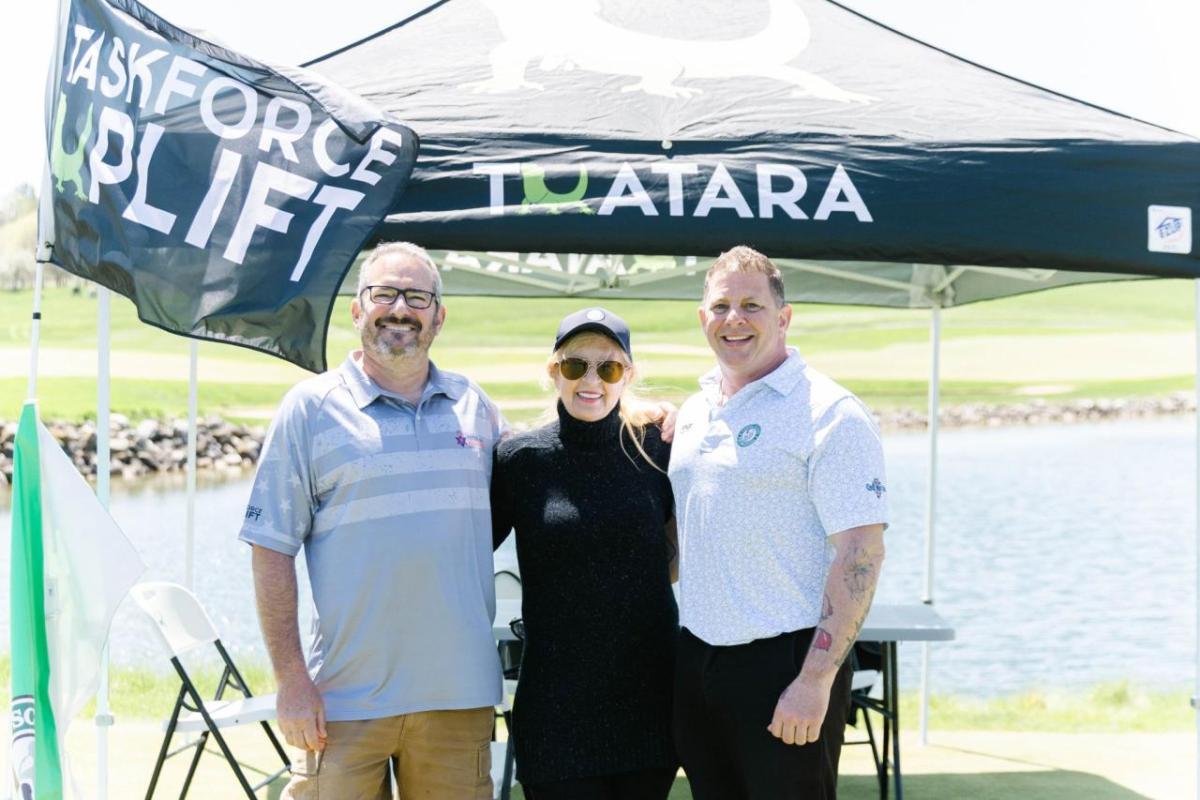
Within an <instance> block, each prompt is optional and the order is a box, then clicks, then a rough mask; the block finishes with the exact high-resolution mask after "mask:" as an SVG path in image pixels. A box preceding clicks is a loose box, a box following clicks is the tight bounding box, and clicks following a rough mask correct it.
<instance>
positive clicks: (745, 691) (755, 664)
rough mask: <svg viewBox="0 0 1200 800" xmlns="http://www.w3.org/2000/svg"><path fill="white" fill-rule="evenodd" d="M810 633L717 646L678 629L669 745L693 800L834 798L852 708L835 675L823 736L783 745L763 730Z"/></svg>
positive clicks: (845, 685)
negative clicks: (672, 745)
mask: <svg viewBox="0 0 1200 800" xmlns="http://www.w3.org/2000/svg"><path fill="white" fill-rule="evenodd" d="M812 635H813V629H812V628H808V629H806V630H802V631H796V632H794V633H785V634H782V635H780V636H776V637H774V638H772V639H760V640H757V641H754V642H750V643H748V644H742V645H734V646H731V647H716V646H713V645H710V644H706V643H705V642H703V641H701V640H700V639H698V638H696V637H695V636H693V635H692V634H691V632H689V631H688V630H687V629H686V628H685V629H683V630H681V631H680V635H679V649H678V653H677V656H676V659H675V716H674V733H675V747H676V749H677V750H678V752H679V758H680V760H681V761H682V762H683V769H684V771H685V772H687V777H688V782H689V783H690V784H691V787H692V796H693V797H694V798H695V800H833V798H836V797H837V771H838V758H839V756H840V755H841V751H842V737H843V734H844V732H845V727H846V709H847V706H848V705H849V703H850V665H849V663H847V664H844V665H843V666H842V668H841V670H839V671H838V675H837V678H836V679H835V680H834V682H833V688H832V690H831V691H830V698H829V710H828V711H827V712H826V714H825V721H824V723H822V725H821V737H820V738H819V739H818V740H817V741H816V742H813V743H811V744H806V745H794V744H784V743H783V742H782V741H780V740H779V739H776V738H775V737H774V736H772V735H771V733H770V731H768V730H767V726H768V725H770V724H771V717H772V716H773V715H774V713H775V704H776V703H777V702H778V701H779V695H781V694H782V693H783V690H784V689H785V688H787V686H788V684H789V683H791V682H792V681H793V680H795V678H796V676H797V675H799V674H800V667H801V666H803V663H804V658H805V656H806V655H807V654H808V646H809V643H810V642H811V641H812Z"/></svg>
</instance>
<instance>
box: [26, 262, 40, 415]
mask: <svg viewBox="0 0 1200 800" xmlns="http://www.w3.org/2000/svg"><path fill="white" fill-rule="evenodd" d="M43 271H44V267H43V265H42V262H40V261H39V262H37V264H36V266H34V268H33V319H32V320H31V322H30V326H29V328H30V330H29V393H28V395H27V397H28V399H30V400H37V375H38V347H39V346H40V342H41V336H42V273H43Z"/></svg>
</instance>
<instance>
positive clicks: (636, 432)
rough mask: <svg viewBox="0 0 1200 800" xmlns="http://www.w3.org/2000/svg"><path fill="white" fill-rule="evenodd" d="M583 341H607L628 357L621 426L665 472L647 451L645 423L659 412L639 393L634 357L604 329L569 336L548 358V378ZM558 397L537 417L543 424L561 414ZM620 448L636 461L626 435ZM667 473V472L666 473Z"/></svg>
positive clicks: (620, 404)
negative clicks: (569, 349) (558, 410)
mask: <svg viewBox="0 0 1200 800" xmlns="http://www.w3.org/2000/svg"><path fill="white" fill-rule="evenodd" d="M583 341H589V342H590V341H595V342H604V343H605V344H609V345H612V347H613V349H615V350H616V351H617V352H618V353H620V354H621V356H622V358H623V360H625V361H626V367H625V375H626V377H625V387H624V388H623V389H622V390H621V397H620V399H619V400H617V409H618V410H617V415H618V416H619V417H620V418H621V430H622V431H624V432H625V434H626V435H627V436H628V437H629V440H630V441H631V442H633V446H634V447H635V448H637V451H638V453H639V454H640V455H641V456H642V458H644V459H645V460H646V463H647V464H649V465H650V466H651V467H653V468H654V469H656V470H658V471H659V472H663V470H662V468H661V467H660V466H658V464H655V463H654V459H652V458H651V457H650V454H649V453H647V452H646V446H645V442H646V426H647V425H650V424H652V423H654V422H656V421H657V419H658V418H657V416H655V415H654V414H653V408H654V407H653V406H651V405H650V404H649V403H648V402H646V401H644V400H642V399H641V397H639V396H638V394H637V391H636V390H635V389H634V386H635V385H636V384H637V382H638V378H639V377H640V375H639V373H638V369H637V367H636V366H635V365H634V363H633V359H632V358H631V357H630V356H629V354H628V353H626V352H625V351H624V350H622V349H621V346H620V345H619V344H617V343H616V342H615V341H613V339H612V338H610V337H608V336H605V335H604V334H603V333H597V332H596V331H583V332H582V333H577V334H575V335H574V336H572V337H570V338H569V339H567V340H566V341H565V342H563V343H562V345H560V346H559V348H558V349H557V350H555V351H554V352H553V353H551V354H550V358H549V359H547V361H546V378H547V381H549V382H553V380H554V375H555V373H556V372H557V371H558V362H559V361H560V360H561V359H562V356H563V353H564V352H565V351H566V349H567V348H568V347H570V346H571V345H577V344H579V343H580V342H583ZM556 409H557V401H556V402H555V406H554V407H552V408H549V409H547V410H546V413H545V414H543V415H542V418H541V419H539V420H538V421H539V422H541V423H542V424H548V423H550V422H552V421H554V420H555V419H557V418H558V413H557V411H556ZM620 444H621V451H622V452H624V453H625V455H626V456H627V457H628V458H629V460H630V461H634V463H637V462H636V460H635V459H634V458H633V456H631V455H629V452H628V451H627V450H625V437H621V438H620ZM663 474H666V473H663Z"/></svg>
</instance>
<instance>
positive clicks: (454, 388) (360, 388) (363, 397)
mask: <svg viewBox="0 0 1200 800" xmlns="http://www.w3.org/2000/svg"><path fill="white" fill-rule="evenodd" d="M360 352H361V351H358V350H356V351H354V352H352V353H350V355H348V356H346V360H345V361H344V362H342V366H341V372H342V378H343V379H344V380H345V381H346V388H347V389H349V390H350V396H351V397H353V398H354V402H355V403H356V404H357V405H358V407H359V408H360V409H363V408H366V407H367V406H369V405H371V403H373V402H375V401H376V400H377V399H379V398H380V397H394V395H392V394H391V393H390V392H386V391H384V390H383V389H382V388H381V387H380V386H379V384H377V383H376V382H375V381H373V380H371V377H370V376H369V375H367V373H366V372H365V371H364V370H363V368H362V364H361V363H360V361H359V359H357V358H355V355H357V354H358V353H360ZM466 388H467V382H466V379H465V378H463V377H462V376H460V375H455V374H453V373H449V372H442V371H441V370H440V369H438V368H437V365H436V364H434V363H433V362H432V361H430V362H429V378H428V379H427V380H426V382H425V389H424V391H422V393H421V399H422V400H425V399H428V398H430V397H433V396H434V395H435V394H444V395H446V396H447V397H449V398H450V399H451V400H452V401H456V400H458V399H459V398H460V397H462V394H463V392H464V391H466Z"/></svg>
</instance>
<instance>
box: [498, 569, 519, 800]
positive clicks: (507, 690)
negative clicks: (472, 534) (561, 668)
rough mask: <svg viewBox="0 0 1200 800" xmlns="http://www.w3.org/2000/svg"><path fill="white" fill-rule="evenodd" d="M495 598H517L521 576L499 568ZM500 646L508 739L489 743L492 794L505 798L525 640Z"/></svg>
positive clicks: (510, 775)
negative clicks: (513, 705) (515, 698)
mask: <svg viewBox="0 0 1200 800" xmlns="http://www.w3.org/2000/svg"><path fill="white" fill-rule="evenodd" d="M495 582H496V599H497V600H520V599H521V577H520V576H519V575H517V574H516V573H515V572H510V571H509V570H504V569H502V570H500V571H498V572H497V573H496V575H495ZM497 646H498V647H499V648H500V665H501V667H502V668H503V670H504V696H503V697H502V698H501V700H500V715H501V716H502V717H503V718H504V727H505V728H506V729H508V731H509V735H508V741H507V742H492V786H493V787H494V796H495V797H498V798H500V800H508V798H509V795H510V793H511V792H512V785H513V777H514V775H513V773H514V772H515V763H514V760H513V750H512V699H513V695H515V694H516V692H517V680H518V678H519V677H520V674H521V656H522V653H523V651H524V648H525V642H523V641H521V640H516V641H503V642H500V643H499V644H498V645H497Z"/></svg>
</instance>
